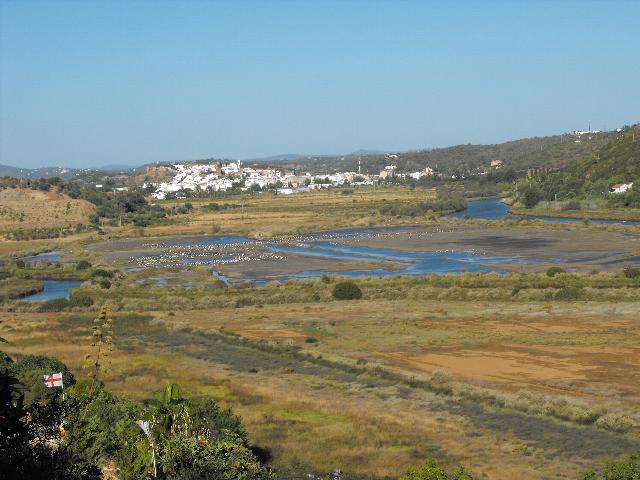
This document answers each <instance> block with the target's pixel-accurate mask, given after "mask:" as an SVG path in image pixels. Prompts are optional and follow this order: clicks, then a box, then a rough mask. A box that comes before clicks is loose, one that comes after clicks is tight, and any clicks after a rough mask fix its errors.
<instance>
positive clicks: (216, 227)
mask: <svg viewBox="0 0 640 480" xmlns="http://www.w3.org/2000/svg"><path fill="white" fill-rule="evenodd" d="M218 232H220V225H218V224H217V223H214V224H213V225H211V233H218Z"/></svg>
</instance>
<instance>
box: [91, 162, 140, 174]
mask: <svg viewBox="0 0 640 480" xmlns="http://www.w3.org/2000/svg"><path fill="white" fill-rule="evenodd" d="M134 168H136V167H135V166H133V165H123V164H117V163H116V164H112V165H102V166H100V167H96V170H100V171H101V172H127V171H129V170H133V169H134Z"/></svg>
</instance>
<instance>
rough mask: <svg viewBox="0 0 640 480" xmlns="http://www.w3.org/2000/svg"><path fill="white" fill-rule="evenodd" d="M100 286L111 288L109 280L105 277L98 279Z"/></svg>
mask: <svg viewBox="0 0 640 480" xmlns="http://www.w3.org/2000/svg"><path fill="white" fill-rule="evenodd" d="M100 288H104V289H108V288H111V282H110V281H109V280H107V279H106V278H103V279H102V280H100Z"/></svg>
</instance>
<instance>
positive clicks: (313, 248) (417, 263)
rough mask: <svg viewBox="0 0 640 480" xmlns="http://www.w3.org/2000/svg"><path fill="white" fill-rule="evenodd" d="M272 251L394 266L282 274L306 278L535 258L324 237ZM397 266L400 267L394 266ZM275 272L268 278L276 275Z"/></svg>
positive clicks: (486, 267)
mask: <svg viewBox="0 0 640 480" xmlns="http://www.w3.org/2000/svg"><path fill="white" fill-rule="evenodd" d="M269 248H271V249H272V250H273V251H276V252H283V253H295V254H299V255H305V256H316V257H323V258H331V259H335V260H350V261H358V260H367V261H379V262H393V266H394V267H396V268H389V269H386V268H377V269H369V270H366V269H365V270H351V271H332V270H306V271H304V272H301V273H295V274H289V275H287V276H286V278H308V277H318V276H321V275H323V274H327V275H335V274H337V275H345V276H350V277H380V276H398V275H427V274H433V273H440V274H445V273H454V272H463V271H464V272H491V271H492V272H499V273H502V272H504V270H502V269H500V268H499V266H498V265H499V264H508V263H517V264H532V263H537V262H538V261H537V260H534V259H531V258H525V257H521V256H497V255H481V254H477V253H474V252H468V251H445V252H420V251H415V252H412V251H408V252H407V251H400V250H394V249H390V248H375V247H364V246H353V245H341V244H338V243H334V242H328V241H311V242H309V243H308V244H306V245H305V246H295V247H294V246H289V245H278V244H270V245H269ZM398 266H400V267H404V268H397V267H398ZM277 277H278V275H277V274H275V275H274V276H273V277H272V278H277Z"/></svg>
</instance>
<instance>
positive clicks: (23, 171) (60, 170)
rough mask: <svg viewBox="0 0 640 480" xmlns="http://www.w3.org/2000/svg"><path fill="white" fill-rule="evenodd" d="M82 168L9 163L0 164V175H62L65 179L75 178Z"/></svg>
mask: <svg viewBox="0 0 640 480" xmlns="http://www.w3.org/2000/svg"><path fill="white" fill-rule="evenodd" d="M81 171H82V170H80V169H75V168H65V167H42V168H17V167H12V166H9V165H0V177H15V178H29V179H32V180H35V179H38V178H51V177H60V178H63V179H65V180H67V179H70V178H73V177H74V176H76V174H77V173H79V172H81Z"/></svg>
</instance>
